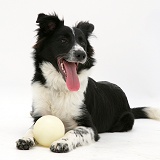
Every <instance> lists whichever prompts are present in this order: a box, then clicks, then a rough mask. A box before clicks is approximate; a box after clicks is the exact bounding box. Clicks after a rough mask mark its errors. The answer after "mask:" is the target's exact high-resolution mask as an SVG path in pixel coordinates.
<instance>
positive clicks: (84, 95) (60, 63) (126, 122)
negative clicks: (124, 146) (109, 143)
mask: <svg viewBox="0 0 160 160" xmlns="http://www.w3.org/2000/svg"><path fill="white" fill-rule="evenodd" d="M37 23H38V25H39V28H38V30H37V32H38V34H37V36H38V39H37V43H36V44H35V45H34V49H35V51H34V65H35V74H34V77H33V83H32V88H33V106H32V112H31V116H32V117H33V118H34V122H36V121H37V120H38V119H39V118H40V117H42V116H44V115H54V116H57V117H59V118H60V119H61V120H62V121H63V123H64V126H65V131H66V134H65V135H64V137H62V138H61V139H59V140H57V141H55V142H53V143H52V144H51V146H50V150H51V151H53V152H69V151H71V150H73V149H74V148H76V147H78V146H82V145H86V144H90V143H92V142H95V141H98V139H99V135H98V133H103V132H125V131H129V130H131V129H132V127H133V124H134V119H135V118H153V119H158V120H160V112H159V111H157V110H154V109H152V108H147V107H141V108H134V109H131V108H130V107H129V104H128V101H127V98H126V95H125V93H124V92H123V91H122V90H121V88H119V87H118V86H117V85H115V84H112V83H109V82H104V81H103V82H95V81H94V80H93V79H91V78H90V77H89V72H90V69H91V68H92V66H93V65H94V62H95V59H94V58H93V54H94V50H93V47H92V46H91V44H90V42H89V40H88V38H89V37H90V36H91V34H92V32H93V30H94V25H93V24H90V23H89V22H79V23H78V24H77V25H76V26H75V27H72V28H71V27H68V26H65V25H64V21H63V20H60V19H59V18H58V16H57V15H56V14H53V15H45V14H39V15H38V18H37ZM32 132H33V126H32V127H31V128H30V129H29V130H28V131H27V133H26V134H25V135H24V137H23V138H22V139H19V140H18V141H17V142H16V145H17V148H18V149H21V150H28V149H30V148H31V147H33V146H34V145H35V140H34V137H33V133H32Z"/></svg>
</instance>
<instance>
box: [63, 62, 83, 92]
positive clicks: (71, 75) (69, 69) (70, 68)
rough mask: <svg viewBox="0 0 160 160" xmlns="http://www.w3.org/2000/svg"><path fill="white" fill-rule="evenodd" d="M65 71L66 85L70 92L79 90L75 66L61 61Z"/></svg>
mask: <svg viewBox="0 0 160 160" xmlns="http://www.w3.org/2000/svg"><path fill="white" fill-rule="evenodd" d="M63 64H64V67H65V71H66V73H67V74H66V75H67V77H66V84H67V87H68V89H69V90H70V91H78V90H79V88H80V83H79V78H78V75H77V69H76V67H77V66H76V64H75V63H71V62H67V61H63Z"/></svg>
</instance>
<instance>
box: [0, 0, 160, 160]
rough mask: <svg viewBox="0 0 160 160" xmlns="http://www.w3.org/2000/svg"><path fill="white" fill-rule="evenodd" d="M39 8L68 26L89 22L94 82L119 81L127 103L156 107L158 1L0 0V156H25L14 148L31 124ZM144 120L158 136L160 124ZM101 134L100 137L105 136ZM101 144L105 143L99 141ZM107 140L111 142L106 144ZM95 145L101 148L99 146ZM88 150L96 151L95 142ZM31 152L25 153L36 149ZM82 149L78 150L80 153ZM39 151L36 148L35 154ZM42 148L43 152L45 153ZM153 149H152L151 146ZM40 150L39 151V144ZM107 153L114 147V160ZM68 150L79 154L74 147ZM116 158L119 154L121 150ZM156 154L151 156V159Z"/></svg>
mask: <svg viewBox="0 0 160 160" xmlns="http://www.w3.org/2000/svg"><path fill="white" fill-rule="evenodd" d="M42 12H43V13H46V14H47V13H53V12H56V13H57V14H58V15H59V17H60V18H64V20H65V24H66V25H69V26H74V25H75V23H77V22H79V21H81V20H82V21H88V20H89V22H90V23H93V24H94V25H95V30H94V35H95V36H93V37H91V39H90V40H91V44H92V45H93V46H94V48H95V58H96V59H97V64H96V66H95V67H94V69H93V72H92V74H91V77H92V78H94V79H95V80H97V81H98V80H107V81H110V82H113V83H116V84H118V85H119V86H120V87H121V88H122V89H123V90H124V91H125V93H126V94H127V97H128V99H129V103H130V105H131V107H135V106H155V107H160V83H159V82H160V62H159V61H160V1H159V0H80V1H78V0H32V1H31V0H28V1H25V0H14V1H13V0H5V1H0V109H1V117H0V123H1V127H0V129H1V130H0V134H1V135H0V141H1V149H0V152H1V153H3V154H1V153H0V156H2V157H3V158H1V159H7V158H8V159H11V158H12V159H18V158H17V157H16V156H20V155H21V159H25V154H24V156H23V153H24V152H19V151H17V150H16V149H15V144H14V142H15V141H16V140H17V139H18V138H20V137H21V136H22V135H23V133H24V132H25V131H26V129H27V128H28V127H29V126H30V125H31V124H32V120H31V118H30V116H29V111H30V110H31V103H32V94H31V89H30V83H31V79H32V77H33V73H34V68H33V61H32V58H31V57H32V54H31V53H32V52H33V49H32V46H33V45H34V44H35V41H36V37H35V35H36V32H35V30H36V28H37V26H36V23H35V22H36V18H37V14H38V13H42ZM138 122H139V123H140V124H141V123H142V122H143V123H144V124H145V123H146V122H148V121H147V120H146V121H143V120H142V121H141V120H137V121H136V123H138ZM148 123H149V124H150V127H151V126H152V127H153V126H154V125H155V128H151V129H153V130H154V129H155V130H157V133H155V132H153V134H156V135H158V134H159V135H160V129H159V125H160V124H159V123H158V122H155V121H154V122H152V123H153V124H152V123H151V121H149V122H148ZM148 123H146V124H148ZM140 124H138V125H140ZM156 125H157V126H156ZM142 126H143V125H142ZM142 126H140V128H141V127H142ZM156 127H157V128H156ZM135 128H136V126H135ZM137 128H139V127H138V126H137ZM145 129H146V128H144V130H145ZM147 129H149V127H148V128H147ZM147 129H146V130H147ZM137 130H138V129H137ZM147 131H148V130H147ZM134 132H136V131H135V130H134ZM137 132H138V131H137ZM141 132H142V133H141ZM141 132H138V133H141V134H144V133H143V129H142V131H141ZM138 133H137V135H138ZM132 134H133V133H132ZM109 135H110V134H109ZM156 135H154V136H153V137H156ZM103 136H104V137H103ZM105 136H106V135H102V137H103V138H104V139H105ZM110 136H112V135H110ZM113 136H114V134H113ZM117 136H118V135H116V137H117ZM120 136H121V134H120ZM146 136H150V135H146ZM126 137H127V136H126ZM128 137H129V135H128ZM144 137H145V136H144ZM151 137H152V136H151ZM114 138H115V137H114ZM146 140H148V138H146ZM126 141H127V140H126ZM114 142H115V141H114ZM133 142H134V140H133ZM145 142H146V141H145ZM152 142H154V140H153V141H151V142H150V143H149V144H152V145H155V146H156V145H157V146H158V145H160V141H156V140H155V142H157V144H155V143H154V144H153V143H152ZM101 143H104V142H103V141H102V140H101ZM106 144H107V142H106ZM111 144H112V145H113V144H114V143H113V142H111V143H110V145H111ZM103 145H104V144H103ZM97 146H98V147H101V144H100V143H99V144H97ZM107 146H108V145H107ZM7 147H8V148H9V150H7V149H8V148H7ZM94 147H95V148H94ZM114 147H117V144H116V146H114V145H113V148H114ZM119 147H120V148H123V147H124V146H123V143H122V144H121V143H120V145H119ZM81 148H83V147H81ZM86 148H87V147H85V149H86ZM92 148H94V149H95V150H97V148H96V144H94V146H92ZM85 149H84V150H85ZM35 150H36V149H34V150H32V151H29V153H33V152H35V153H36V151H35ZM37 150H38V149H37ZM84 150H83V149H79V152H80V154H82V153H83V152H84ZM39 151H40V149H39V150H38V153H39ZM47 151H48V150H47ZM47 151H45V153H46V156H47V153H48V152H47ZM122 151H123V150H122ZM125 151H126V149H125ZM125 151H124V152H125ZM154 151H155V153H157V152H156V149H154ZM154 151H153V152H154ZM41 152H42V153H43V152H44V149H43V148H41ZM81 152H82V153H81ZM112 152H113V154H114V151H113V150H110V152H109V153H108V154H109V155H108V156H109V157H110V158H111V159H114V155H112ZM9 153H12V154H9ZM26 153H27V152H26ZM42 153H41V154H42ZM73 153H76V154H78V151H74V152H73ZM73 153H72V154H73ZM48 154H49V153H48ZM91 154H92V152H91ZM94 154H95V157H96V156H98V153H97V155H96V153H95V151H94ZM146 154H147V155H148V157H147V155H146ZM133 155H134V154H133ZM133 155H132V156H133ZM138 155H140V157H141V158H142V159H143V158H146V157H147V158H148V159H150V158H151V157H152V154H149V153H146V152H144V153H143V151H142V152H140V153H138V154H137V156H138ZM153 155H154V154H153ZM50 156H51V155H50ZM105 156H106V157H107V155H105ZM119 156H120V158H121V157H122V158H124V157H123V154H122V155H121V154H120V155H119ZM155 156H157V157H159V159H160V154H159V155H156V154H155ZM31 157H32V155H31ZM31 157H30V159H31ZM42 157H43V156H42ZM102 157H103V156H102ZM157 157H154V156H153V159H154V160H155V159H156V158H157ZM53 158H54V156H53ZM57 158H58V157H57ZM98 158H99V159H100V157H98ZM120 158H119V159H120ZM135 158H136V159H137V157H135ZM42 159H43V158H42ZM83 159H84V158H83ZM92 159H94V158H92ZM102 159H104V158H102ZM133 159H134V157H133Z"/></svg>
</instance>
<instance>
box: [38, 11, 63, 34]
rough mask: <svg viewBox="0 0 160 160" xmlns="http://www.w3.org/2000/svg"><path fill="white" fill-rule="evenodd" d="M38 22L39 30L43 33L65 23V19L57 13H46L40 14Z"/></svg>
mask: <svg viewBox="0 0 160 160" xmlns="http://www.w3.org/2000/svg"><path fill="white" fill-rule="evenodd" d="M36 23H38V25H39V32H40V33H41V34H43V35H44V34H48V33H49V32H51V31H54V30H55V29H56V28H57V27H60V26H62V25H64V21H63V20H60V19H59V18H58V16H57V15H56V14H53V15H46V14H44V13H40V14H39V15H38V17H37V21H36Z"/></svg>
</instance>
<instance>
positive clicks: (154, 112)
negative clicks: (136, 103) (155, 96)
mask: <svg viewBox="0 0 160 160" xmlns="http://www.w3.org/2000/svg"><path fill="white" fill-rule="evenodd" d="M132 113H133V115H134V117H135V119H140V118H148V119H155V120H158V121H160V109H158V108H152V107H137V108H132Z"/></svg>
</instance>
